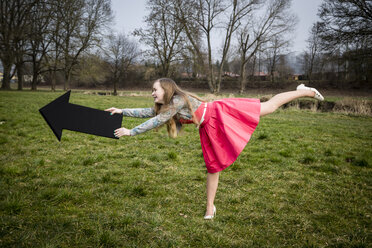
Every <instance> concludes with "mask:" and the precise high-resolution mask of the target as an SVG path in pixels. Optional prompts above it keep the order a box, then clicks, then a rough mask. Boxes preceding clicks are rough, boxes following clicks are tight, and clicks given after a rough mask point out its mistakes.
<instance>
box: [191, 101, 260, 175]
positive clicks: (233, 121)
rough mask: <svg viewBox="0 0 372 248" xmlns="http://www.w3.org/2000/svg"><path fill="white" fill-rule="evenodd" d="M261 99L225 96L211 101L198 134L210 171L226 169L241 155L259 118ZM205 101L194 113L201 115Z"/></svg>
mask: <svg viewBox="0 0 372 248" xmlns="http://www.w3.org/2000/svg"><path fill="white" fill-rule="evenodd" d="M260 109H261V103H260V100H259V99H250V98H226V99H221V100H217V101H214V102H209V103H208V106H207V109H206V112H205V115H204V121H203V123H202V124H201V125H200V128H199V135H200V142H201V147H202V150H203V156H204V161H205V165H206V166H207V171H208V172H209V173H216V172H219V171H222V170H224V169H226V168H227V167H228V166H230V165H231V164H232V163H234V161H235V160H236V159H237V158H238V156H239V154H240V153H241V152H242V151H243V149H244V147H245V146H246V144H247V143H248V141H249V139H250V138H251V135H252V134H253V132H254V130H255V129H256V126H257V124H258V122H259V120H260ZM203 110H204V103H203V104H201V105H200V107H199V108H198V109H197V111H196V112H195V114H196V116H197V117H199V119H200V117H201V115H202V113H203Z"/></svg>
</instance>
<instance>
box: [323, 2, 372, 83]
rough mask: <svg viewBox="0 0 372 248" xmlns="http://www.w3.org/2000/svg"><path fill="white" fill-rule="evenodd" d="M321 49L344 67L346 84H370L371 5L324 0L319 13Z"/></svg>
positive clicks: (371, 48) (371, 46) (367, 3)
mask: <svg viewBox="0 0 372 248" xmlns="http://www.w3.org/2000/svg"><path fill="white" fill-rule="evenodd" d="M318 15H319V17H320V19H321V21H320V23H321V26H320V27H321V30H320V37H321V39H322V48H323V49H324V50H325V51H327V52H329V53H334V54H337V53H341V55H342V56H341V57H337V56H336V60H337V62H338V63H340V62H341V63H342V64H343V66H342V67H344V68H343V69H342V70H343V73H344V75H345V78H344V80H345V81H355V80H357V81H367V82H368V81H370V79H371V78H372V74H371V71H372V70H371V67H372V63H371V57H372V45H371V44H372V43H371V39H372V2H371V1H369V0H368V1H366V0H325V1H324V2H323V4H322V5H321V7H320V9H319V13H318Z"/></svg>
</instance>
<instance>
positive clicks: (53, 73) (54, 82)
mask: <svg viewBox="0 0 372 248" xmlns="http://www.w3.org/2000/svg"><path fill="white" fill-rule="evenodd" d="M56 76H57V75H56V70H55V69H54V70H53V71H52V91H56V81H57V78H56Z"/></svg>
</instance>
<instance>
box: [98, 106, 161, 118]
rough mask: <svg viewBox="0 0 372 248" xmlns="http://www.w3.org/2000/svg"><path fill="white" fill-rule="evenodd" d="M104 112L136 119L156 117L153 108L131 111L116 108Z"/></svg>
mask: <svg viewBox="0 0 372 248" xmlns="http://www.w3.org/2000/svg"><path fill="white" fill-rule="evenodd" d="M105 111H109V112H111V114H123V115H125V116H129V117H137V118H149V117H154V116H155V115H156V113H155V110H154V108H133V109H118V108H114V107H112V108H108V109H105Z"/></svg>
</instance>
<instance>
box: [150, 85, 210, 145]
mask: <svg viewBox="0 0 372 248" xmlns="http://www.w3.org/2000/svg"><path fill="white" fill-rule="evenodd" d="M156 82H159V83H160V86H161V87H162V88H163V89H164V104H159V103H155V107H154V108H155V112H156V114H160V113H163V112H165V111H167V110H168V109H169V108H172V107H173V106H172V103H171V101H172V98H173V96H174V95H179V96H181V97H182V98H183V99H184V100H185V102H186V103H187V107H188V108H189V110H190V113H191V115H192V121H193V123H195V125H197V126H199V121H198V120H197V118H196V117H195V115H194V111H195V110H196V109H195V110H193V109H192V106H191V103H190V101H189V98H188V96H191V97H194V98H196V99H198V100H199V101H203V100H202V99H200V98H199V97H197V96H195V95H193V94H191V93H189V92H187V91H184V90H182V89H181V88H180V87H178V86H177V84H176V83H175V82H174V81H173V80H172V79H170V78H159V79H157V80H156V81H155V82H154V83H156ZM166 125H167V130H168V135H169V137H172V138H175V137H177V134H178V131H179V130H180V127H182V124H181V123H180V122H179V120H177V119H176V117H175V116H173V117H172V118H171V119H170V120H169V121H167V123H166ZM177 127H179V128H177Z"/></svg>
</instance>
